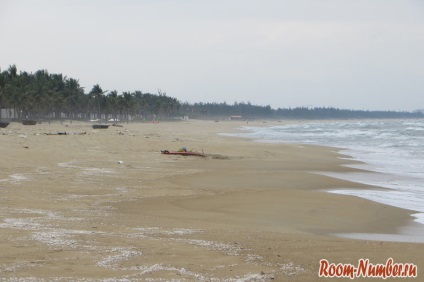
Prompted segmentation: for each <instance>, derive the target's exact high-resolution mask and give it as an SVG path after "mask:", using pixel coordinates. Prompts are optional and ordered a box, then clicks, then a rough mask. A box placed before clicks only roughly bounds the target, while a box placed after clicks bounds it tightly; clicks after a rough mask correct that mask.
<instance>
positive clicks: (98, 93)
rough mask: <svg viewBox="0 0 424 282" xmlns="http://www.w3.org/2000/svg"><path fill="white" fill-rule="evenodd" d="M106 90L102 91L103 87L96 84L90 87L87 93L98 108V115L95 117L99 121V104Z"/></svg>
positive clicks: (100, 104)
mask: <svg viewBox="0 0 424 282" xmlns="http://www.w3.org/2000/svg"><path fill="white" fill-rule="evenodd" d="M106 92H107V90H106V91H103V89H102V88H101V87H100V85H98V84H96V85H94V86H93V88H92V89H91V91H90V93H89V95H90V96H91V97H92V98H93V101H94V103H95V104H96V106H97V109H98V112H97V114H98V116H97V119H98V120H99V121H100V119H101V106H102V104H104V103H103V95H104V94H105V93H106Z"/></svg>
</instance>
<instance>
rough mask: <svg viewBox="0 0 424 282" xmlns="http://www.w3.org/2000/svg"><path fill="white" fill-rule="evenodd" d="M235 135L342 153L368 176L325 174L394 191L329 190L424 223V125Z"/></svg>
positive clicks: (325, 125) (372, 124) (302, 126)
mask: <svg viewBox="0 0 424 282" xmlns="http://www.w3.org/2000/svg"><path fill="white" fill-rule="evenodd" d="M242 129H244V130H245V131H246V132H245V133H241V134H237V136H242V137H249V138H254V139H257V140H260V141H262V142H273V143H275V142H277V143H280V142H281V143H300V144H314V145H323V146H332V147H338V148H342V149H341V151H340V152H341V153H343V154H346V155H350V156H352V157H353V159H354V160H358V161H362V162H365V163H366V165H363V166H362V167H363V168H366V169H367V170H371V171H374V172H376V173H375V174H370V173H350V174H340V173H326V175H329V176H332V177H337V178H341V179H346V180H351V181H355V182H359V183H363V184H367V185H374V186H379V187H385V188H389V189H391V190H389V191H387V190H385V191H383V190H381V189H380V190H379V189H376V190H353V189H340V190H334V191H331V192H333V193H340V194H345V195H353V196H358V197H362V198H366V199H369V200H372V201H375V202H379V203H383V204H387V205H391V206H395V207H399V208H404V209H409V210H413V211H416V212H417V213H416V214H414V215H413V216H414V217H415V218H416V219H415V221H416V222H419V223H421V224H424V185H423V183H424V120H384V121H382V120H378V121H374V120H363V121H338V122H334V121H332V122H322V121H319V122H310V123H298V124H287V125H281V126H273V127H251V126H245V127H243V128H242Z"/></svg>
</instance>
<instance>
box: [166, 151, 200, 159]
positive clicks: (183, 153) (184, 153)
mask: <svg viewBox="0 0 424 282" xmlns="http://www.w3.org/2000/svg"><path fill="white" fill-rule="evenodd" d="M160 152H161V153H162V154H164V155H180V156H197V157H206V156H205V154H203V153H198V152H186V151H178V152H176V151H168V150H163V151H160Z"/></svg>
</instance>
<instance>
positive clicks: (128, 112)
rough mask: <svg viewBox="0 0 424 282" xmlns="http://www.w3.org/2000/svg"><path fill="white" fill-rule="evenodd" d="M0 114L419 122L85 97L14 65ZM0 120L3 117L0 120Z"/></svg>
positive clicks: (4, 83) (75, 87)
mask: <svg viewBox="0 0 424 282" xmlns="http://www.w3.org/2000/svg"><path fill="white" fill-rule="evenodd" d="M0 108H5V109H9V110H14V112H15V113H16V114H17V115H18V118H32V119H40V118H62V117H66V118H70V119H92V118H94V117H95V118H98V119H107V120H109V119H111V118H112V119H113V120H114V121H116V120H123V119H125V120H127V121H129V120H130V119H131V120H144V119H148V120H150V119H157V118H172V117H174V116H182V115H187V116H191V117H193V118H222V117H229V116H242V118H244V119H250V118H275V119H283V118H284V119H351V118H423V117H424V114H423V113H422V112H420V111H417V112H414V113H410V112H395V111H355V110H346V109H337V108H309V107H298V108H278V109H272V108H271V107H270V106H269V105H267V106H258V105H252V104H251V103H250V102H247V103H244V102H234V103H233V104H232V105H231V104H227V103H226V102H223V103H202V102H199V103H194V104H189V103H187V102H186V103H183V104H181V103H180V102H179V101H178V100H177V99H176V98H173V97H169V96H167V95H166V92H164V91H162V90H158V94H151V93H142V92H141V91H134V92H129V91H125V92H123V93H121V94H119V93H118V92H117V91H116V90H113V91H108V90H103V89H102V88H101V87H100V85H99V84H96V85H94V86H93V88H92V89H91V90H90V92H89V93H85V92H84V89H83V87H81V86H80V84H79V81H78V80H77V79H74V78H68V77H66V76H63V75H62V74H49V73H48V72H47V70H38V71H36V72H35V73H27V72H20V73H19V74H18V71H17V67H16V66H15V65H12V66H9V68H8V69H7V70H6V71H3V72H0ZM0 118H1V116H0Z"/></svg>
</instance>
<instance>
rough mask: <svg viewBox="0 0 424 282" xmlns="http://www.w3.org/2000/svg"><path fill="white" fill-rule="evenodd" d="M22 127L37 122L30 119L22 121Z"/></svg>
mask: <svg viewBox="0 0 424 282" xmlns="http://www.w3.org/2000/svg"><path fill="white" fill-rule="evenodd" d="M22 124H23V125H36V124H37V121H36V120H31V119H26V120H23V121H22Z"/></svg>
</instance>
